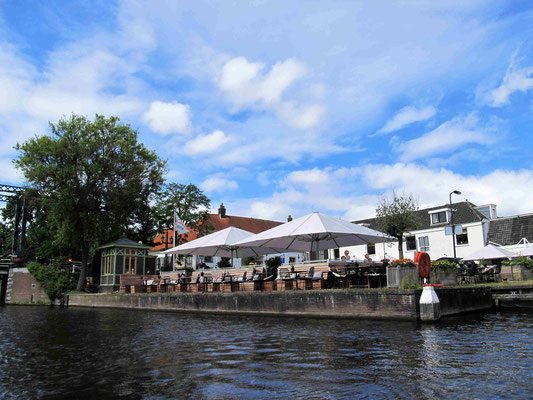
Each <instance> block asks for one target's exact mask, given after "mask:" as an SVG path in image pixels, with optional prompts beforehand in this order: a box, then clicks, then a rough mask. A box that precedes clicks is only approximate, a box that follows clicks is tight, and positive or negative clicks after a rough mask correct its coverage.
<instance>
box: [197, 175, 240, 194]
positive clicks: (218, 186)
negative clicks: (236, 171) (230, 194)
mask: <svg viewBox="0 0 533 400" xmlns="http://www.w3.org/2000/svg"><path fill="white" fill-rule="evenodd" d="M238 187H239V184H238V183H237V182H236V181H234V180H231V179H228V178H226V177H224V176H223V175H219V174H216V175H212V176H210V177H208V178H207V179H206V180H204V181H203V182H202V183H201V184H200V188H201V189H202V190H204V191H206V192H207V193H215V192H224V191H227V190H235V189H237V188H238Z"/></svg>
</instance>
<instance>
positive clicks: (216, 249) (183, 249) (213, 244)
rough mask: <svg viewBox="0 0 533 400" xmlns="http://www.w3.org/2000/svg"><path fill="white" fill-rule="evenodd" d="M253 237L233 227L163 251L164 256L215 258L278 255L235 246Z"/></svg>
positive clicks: (263, 250)
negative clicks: (182, 255) (181, 255)
mask: <svg viewBox="0 0 533 400" xmlns="http://www.w3.org/2000/svg"><path fill="white" fill-rule="evenodd" d="M250 236H253V233H252V232H248V231H245V230H243V229H239V228H235V227H233V226H231V227H229V228H226V229H223V230H221V231H217V232H214V233H211V234H209V235H206V236H202V237H201V238H198V239H195V240H191V241H190V242H187V243H184V244H182V245H179V246H176V247H173V248H171V249H168V250H165V251H163V253H164V254H184V255H199V256H216V257H231V258H233V257H237V258H242V257H248V256H258V255H260V254H268V253H279V250H277V249H273V248H250V247H245V246H241V245H235V242H238V241H240V240H243V239H246V238H248V237H250Z"/></svg>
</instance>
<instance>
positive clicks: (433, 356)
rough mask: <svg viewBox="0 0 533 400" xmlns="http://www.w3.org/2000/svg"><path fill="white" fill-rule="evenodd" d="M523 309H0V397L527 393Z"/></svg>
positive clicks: (530, 347) (528, 331) (529, 348)
mask: <svg viewBox="0 0 533 400" xmlns="http://www.w3.org/2000/svg"><path fill="white" fill-rule="evenodd" d="M532 322H533V314H531V313H520V312H511V313H484V314H468V315H465V316H461V317H454V318H447V319H445V320H444V321H443V322H441V323H440V324H435V325H421V324H419V323H416V322H403V321H373V320H327V319H307V318H301V319H298V318H272V317H239V316H216V315H195V314H181V313H170V312H153V311H149V312H148V311H132V310H114V309H84V308H68V309H65V308H49V307H28V306H26V307H25V306H5V307H0V398H7V399H10V398H21V399H22V398H23V399H74V398H76V399H104V398H128V399H140V398H145V399H166V398H180V399H182V398H190V399H239V398H242V399H276V398H302V399H313V398H316V399H340V398H368V399H389V398H400V399H410V398H415V399H427V398H439V399H440V398H450V399H457V398H460V399H471V398H491V399H492V398H502V399H509V398H520V399H522V398H528V397H529V396H531V381H532V377H533V372H532V360H533V357H532V356H533V340H532V339H531V338H532V337H533V324H532Z"/></svg>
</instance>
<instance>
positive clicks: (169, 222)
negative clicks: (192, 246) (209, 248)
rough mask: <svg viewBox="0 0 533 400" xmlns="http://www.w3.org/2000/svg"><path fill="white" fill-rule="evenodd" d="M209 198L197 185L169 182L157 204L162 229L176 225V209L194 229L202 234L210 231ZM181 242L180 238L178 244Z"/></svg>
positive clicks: (157, 215)
mask: <svg viewBox="0 0 533 400" xmlns="http://www.w3.org/2000/svg"><path fill="white" fill-rule="evenodd" d="M210 203H211V201H210V200H209V198H208V197H207V196H206V195H205V194H204V193H203V192H202V191H201V190H200V189H199V188H198V187H196V186H195V185H193V184H188V185H183V184H179V183H169V184H167V185H165V188H164V190H163V192H162V193H161V195H160V196H159V198H158V199H157V203H156V205H155V215H156V218H157V222H158V228H159V230H160V231H163V230H165V229H170V228H172V227H173V225H174V210H175V211H176V214H177V216H178V217H179V218H180V219H181V220H182V221H183V223H184V224H185V225H187V226H188V227H190V228H192V229H194V230H195V231H197V232H198V234H199V235H200V236H202V235H205V234H207V233H209V232H210V231H211V230H212V227H211V226H209V225H208V221H207V216H208V212H209V205H210ZM178 243H179V238H178V240H176V244H178Z"/></svg>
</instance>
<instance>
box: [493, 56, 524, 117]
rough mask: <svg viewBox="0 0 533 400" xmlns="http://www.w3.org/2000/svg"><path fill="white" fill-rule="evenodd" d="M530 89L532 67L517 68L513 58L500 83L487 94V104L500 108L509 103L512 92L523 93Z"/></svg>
mask: <svg viewBox="0 0 533 400" xmlns="http://www.w3.org/2000/svg"><path fill="white" fill-rule="evenodd" d="M531 89H533V67H525V68H519V67H517V65H516V62H515V56H513V58H512V60H511V63H510V64H509V67H508V68H507V71H506V73H505V76H504V77H503V81H502V83H501V84H500V86H498V87H497V88H496V89H494V90H492V91H491V92H490V93H489V96H488V97H489V104H490V105H491V106H493V107H501V106H503V105H505V104H507V103H509V98H510V97H511V95H512V94H513V93H514V92H518V91H520V92H523V93H525V92H527V91H528V90H531Z"/></svg>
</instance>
